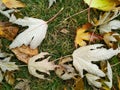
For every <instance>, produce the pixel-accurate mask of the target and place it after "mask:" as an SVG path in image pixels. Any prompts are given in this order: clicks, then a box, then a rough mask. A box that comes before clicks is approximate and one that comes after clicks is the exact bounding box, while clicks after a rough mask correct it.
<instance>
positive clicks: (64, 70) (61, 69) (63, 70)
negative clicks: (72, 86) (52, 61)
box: [55, 64, 77, 80]
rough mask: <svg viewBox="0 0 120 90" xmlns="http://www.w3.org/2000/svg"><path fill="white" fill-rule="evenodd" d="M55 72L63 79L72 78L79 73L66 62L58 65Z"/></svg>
mask: <svg viewBox="0 0 120 90" xmlns="http://www.w3.org/2000/svg"><path fill="white" fill-rule="evenodd" d="M55 73H56V74H57V76H58V77H59V78H61V79H63V80H68V79H71V78H73V77H74V76H75V75H77V74H76V73H75V70H74V68H73V67H72V65H66V64H61V65H58V67H56V68H55Z"/></svg>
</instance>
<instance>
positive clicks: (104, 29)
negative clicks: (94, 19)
mask: <svg viewBox="0 0 120 90" xmlns="http://www.w3.org/2000/svg"><path fill="white" fill-rule="evenodd" d="M119 28H120V21H119V20H112V21H110V22H108V23H106V24H103V25H101V26H100V28H99V30H100V32H101V33H108V32H111V31H112V30H117V29H119Z"/></svg>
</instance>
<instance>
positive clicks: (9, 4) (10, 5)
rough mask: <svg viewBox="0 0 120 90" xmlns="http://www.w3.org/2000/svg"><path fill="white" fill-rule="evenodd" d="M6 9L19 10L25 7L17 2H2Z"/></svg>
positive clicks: (15, 0)
mask: <svg viewBox="0 0 120 90" xmlns="http://www.w3.org/2000/svg"><path fill="white" fill-rule="evenodd" d="M2 2H3V3H4V4H5V6H6V7H7V8H21V7H25V4H24V3H22V2H20V1H18V0H2Z"/></svg>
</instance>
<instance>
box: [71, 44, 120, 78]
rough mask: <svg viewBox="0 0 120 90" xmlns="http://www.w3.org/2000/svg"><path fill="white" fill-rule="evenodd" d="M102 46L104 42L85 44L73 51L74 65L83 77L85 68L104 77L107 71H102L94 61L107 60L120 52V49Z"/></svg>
mask: <svg viewBox="0 0 120 90" xmlns="http://www.w3.org/2000/svg"><path fill="white" fill-rule="evenodd" d="M102 46H103V44H93V45H88V46H83V47H80V48H78V49H76V50H75V51H74V52H73V54H72V56H73V65H74V67H75V68H76V70H77V71H78V72H79V74H80V75H81V77H83V70H85V71H87V72H89V73H91V74H94V75H97V76H100V77H104V76H105V73H104V72H103V71H101V70H100V69H99V67H98V66H97V65H96V64H93V63H92V61H103V60H107V59H110V58H112V57H113V56H114V55H117V54H118V53H120V50H119V49H116V50H113V49H112V48H110V49H106V48H103V47H102Z"/></svg>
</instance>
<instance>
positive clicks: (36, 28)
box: [10, 15, 48, 49]
mask: <svg viewBox="0 0 120 90" xmlns="http://www.w3.org/2000/svg"><path fill="white" fill-rule="evenodd" d="M10 22H12V23H14V24H18V25H22V26H28V28H27V29H26V30H25V31H23V32H22V33H20V34H19V35H18V36H17V37H16V38H15V40H14V41H13V42H12V44H11V45H10V48H15V47H20V46H22V45H23V44H24V45H26V46H28V45H30V48H32V49H35V48H37V47H38V46H39V45H40V44H41V42H42V41H43V39H44V38H45V35H46V32H47V28H48V25H47V23H46V22H45V21H43V20H42V19H36V18H31V17H25V18H23V19H20V18H19V19H16V18H15V16H14V15H12V16H11V18H10Z"/></svg>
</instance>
